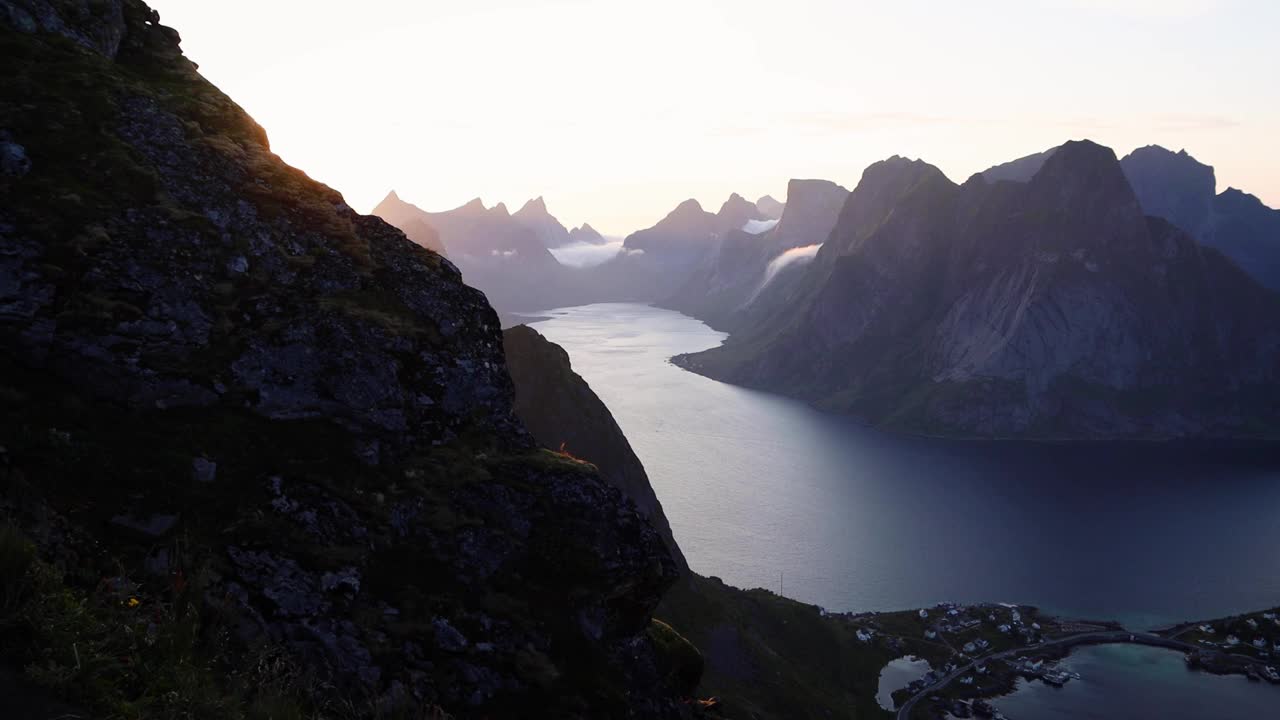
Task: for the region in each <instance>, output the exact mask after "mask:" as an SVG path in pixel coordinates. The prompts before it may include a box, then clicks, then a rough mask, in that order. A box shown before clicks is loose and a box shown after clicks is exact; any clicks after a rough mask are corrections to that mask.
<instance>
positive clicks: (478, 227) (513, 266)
mask: <svg viewBox="0 0 1280 720" xmlns="http://www.w3.org/2000/svg"><path fill="white" fill-rule="evenodd" d="M521 213H523V215H520V213H517V215H512V214H511V213H509V212H508V211H507V207H506V205H505V204H503V203H498V204H497V205H494V206H493V207H491V208H486V207H485V205H484V203H483V202H482V201H481V200H480V199H479V198H476V199H474V200H471V201H470V202H468V203H466V204H465V205H462V206H460V207H457V208H454V209H452V210H446V211H443V212H428V211H426V210H423V209H421V208H419V207H417V206H416V205H412V204H410V203H408V202H405V201H404V200H402V199H401V198H400V197H399V196H398V195H397V194H396V193H395V192H394V191H392V192H391V193H388V195H387V197H386V198H384V199H383V200H382V202H380V203H378V205H377V207H375V208H374V209H373V213H372V214H373V215H376V216H378V217H380V218H382V219H384V220H386V221H387V222H389V223H391V224H392V225H395V226H396V227H398V228H400V229H401V230H403V231H404V232H405V233H406V234H407V235H410V238H411V239H415V241H416V238H415V237H414V236H415V235H416V234H417V233H420V232H421V229H420V226H419V225H417V223H421V224H425V225H426V226H428V227H430V228H432V229H433V230H434V231H435V232H436V233H437V234H438V242H439V243H440V244H441V245H443V247H444V249H445V253H446V254H447V255H448V257H449V259H450V260H452V261H453V262H454V264H456V265H457V266H458V269H459V270H461V271H462V276H463V279H464V280H465V281H466V282H467V283H468V284H469V285H471V286H473V287H476V288H478V289H480V290H482V291H484V293H485V295H486V296H487V297H488V299H489V302H491V303H493V304H494V306H495V307H497V308H499V309H501V310H504V311H509V310H521V309H525V308H546V307H555V306H557V305H561V304H565V303H568V302H571V301H572V300H573V299H574V298H575V297H576V294H575V287H576V284H575V280H574V277H573V274H572V272H570V269H568V268H565V267H563V266H562V265H561V264H560V263H559V262H558V261H557V260H556V259H555V256H553V255H552V254H551V252H550V251H549V250H548V249H547V245H546V239H545V238H546V237H547V236H548V235H554V234H555V232H556V231H555V229H556V228H559V229H560V230H564V226H562V225H560V224H559V222H558V221H556V220H555V219H554V218H552V217H551V216H550V215H549V214H547V213H546V208H545V205H543V204H542V203H541V201H540V199H539V200H538V201H530V203H529V204H527V205H526V206H525V207H524V208H522V209H521ZM540 232H541V233H543V235H539V233H540ZM564 235H565V239H566V241H567V238H568V231H565V232H564ZM420 244H421V243H420Z"/></svg>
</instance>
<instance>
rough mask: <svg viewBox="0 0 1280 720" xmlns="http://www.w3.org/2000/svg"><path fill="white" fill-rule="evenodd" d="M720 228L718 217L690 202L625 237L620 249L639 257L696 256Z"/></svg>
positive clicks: (691, 200) (696, 203) (681, 204)
mask: <svg viewBox="0 0 1280 720" xmlns="http://www.w3.org/2000/svg"><path fill="white" fill-rule="evenodd" d="M725 205H729V203H728V202H726V203H725ZM743 222H746V221H745V220H744V221H743ZM721 225H722V221H721V220H720V219H718V218H717V216H715V215H713V214H711V213H709V212H707V211H706V210H703V209H702V205H700V204H698V201H697V200H693V199H689V200H685V201H684V202H682V203H680V204H679V205H677V206H676V208H675V209H674V210H672V211H671V212H669V213H667V215H666V217H664V218H662V219H661V220H659V221H658V222H657V223H656V224H655V225H653V226H652V227H650V228H646V229H644V230H638V231H636V232H633V233H631V234H630V235H628V236H627V237H626V239H625V240H623V241H622V247H623V249H624V250H627V251H630V252H631V253H633V254H634V253H636V252H637V251H638V252H639V253H642V254H643V253H652V254H655V255H658V254H663V253H670V254H673V255H680V256H682V257H683V256H697V255H699V254H701V253H703V252H705V249H706V247H707V246H708V245H710V244H711V243H713V242H714V241H715V240H716V233H717V231H718V230H720V227H721Z"/></svg>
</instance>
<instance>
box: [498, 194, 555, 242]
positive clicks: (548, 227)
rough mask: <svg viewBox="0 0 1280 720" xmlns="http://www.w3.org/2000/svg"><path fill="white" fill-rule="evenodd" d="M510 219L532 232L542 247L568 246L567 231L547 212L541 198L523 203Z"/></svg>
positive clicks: (545, 204) (544, 202)
mask: <svg viewBox="0 0 1280 720" xmlns="http://www.w3.org/2000/svg"><path fill="white" fill-rule="evenodd" d="M511 217H512V219H514V220H515V221H516V222H518V223H520V224H521V225H524V226H525V227H527V228H529V229H530V230H532V231H533V234H534V235H536V236H537V238H538V240H539V241H540V242H541V243H542V244H543V246H545V247H547V248H548V249H550V248H558V247H561V246H564V245H568V244H569V230H568V229H567V228H565V226H564V225H562V224H561V223H560V221H559V220H557V219H555V217H554V216H553V215H552V214H551V213H549V212H547V203H546V201H544V200H543V199H542V198H541V197H537V198H534V199H532V200H530V201H529V202H527V203H525V204H524V205H523V206H521V208H520V209H519V210H517V211H515V212H514V213H512V215H511Z"/></svg>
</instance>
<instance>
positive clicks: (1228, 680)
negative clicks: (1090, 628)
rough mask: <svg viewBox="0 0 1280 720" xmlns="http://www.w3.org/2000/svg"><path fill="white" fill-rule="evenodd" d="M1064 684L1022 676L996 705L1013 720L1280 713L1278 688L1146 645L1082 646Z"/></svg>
mask: <svg viewBox="0 0 1280 720" xmlns="http://www.w3.org/2000/svg"><path fill="white" fill-rule="evenodd" d="M1061 666H1062V667H1064V668H1067V669H1069V670H1074V671H1076V672H1078V673H1080V679H1079V680H1072V681H1071V682H1069V683H1067V684H1066V686H1065V687H1063V688H1061V689H1059V688H1053V687H1050V686H1048V685H1045V684H1044V683H1041V682H1027V681H1025V680H1020V681H1019V686H1018V690H1017V691H1015V692H1014V693H1013V694H1012V695H1010V696H1008V697H1005V698H1000V699H998V700H996V701H995V702H994V703H992V704H994V705H995V706H996V707H997V708H999V709H1000V711H1001V712H1003V713H1004V714H1005V715H1007V716H1008V717H1009V718H1010V719H1011V720H1066V719H1067V718H1071V719H1072V720H1101V719H1103V718H1105V719H1106V720H1150V719H1151V718H1160V720H1205V719H1206V718H1212V719H1214V720H1217V719H1219V718H1232V719H1233V720H1235V719H1236V718H1258V719H1259V720H1261V719H1263V718H1276V717H1280V688H1277V687H1275V686H1272V685H1266V684H1259V683H1251V682H1249V681H1248V680H1247V679H1245V678H1243V677H1240V676H1222V677H1220V676H1217V675H1210V674H1208V673H1201V672H1191V671H1190V670H1187V668H1186V665H1185V663H1183V660H1182V654H1181V653H1178V652H1174V651H1172V650H1164V649H1161V648H1153V647H1145V646H1141V645H1095V646H1087V647H1083V648H1079V649H1077V650H1075V651H1074V652H1072V653H1071V655H1070V657H1068V658H1067V659H1066V660H1064V661H1063V662H1062V663H1061Z"/></svg>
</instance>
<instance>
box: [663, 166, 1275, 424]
mask: <svg viewBox="0 0 1280 720" xmlns="http://www.w3.org/2000/svg"><path fill="white" fill-rule="evenodd" d="M757 320H758V321H759V322H758V324H757V325H756V326H755V327H754V329H751V330H748V331H746V332H742V333H740V334H736V335H734V336H731V337H730V339H729V341H728V342H726V343H725V345H724V346H722V347H719V348H714V349H711V350H708V351H705V352H702V353H696V354H693V355H688V356H680V357H677V358H675V361H676V362H677V364H679V365H681V366H682V367H685V368H687V369H690V370H694V371H695V372H700V373H703V374H707V375H710V376H712V377H715V378H718V379H722V380H727V381H730V382H736V383H740V384H744V385H749V386H753V387H762V388H766V389H772V390H777V391H781V392H784V393H787V394H792V395H796V396H799V397H802V398H805V399H808V400H811V401H813V402H815V403H817V404H819V405H821V406H823V407H828V408H831V409H835V410H841V411H845V412H851V413H854V414H855V415H858V416H860V417H862V418H864V419H866V420H867V421H869V422H872V423H875V424H878V425H884V426H889V427H895V428H901V429H906V430H911V431H915V432H928V433H943V434H961V435H979V436H1020V437H1042V438H1068V437H1070V438H1082V437H1084V438H1104V437H1181V436H1214V437H1218V436H1233V437H1238V436H1250V437H1253V436H1271V435H1274V434H1276V430H1277V427H1280V425H1277V421H1280V417H1277V413H1278V412H1280V411H1278V410H1277V408H1278V407H1280V405H1277V403H1276V400H1277V399H1278V398H1280V391H1278V390H1280V385H1278V383H1280V360H1278V355H1277V349H1280V298H1277V297H1276V296H1275V295H1274V294H1273V293H1270V292H1268V291H1267V290H1265V289H1264V288H1262V287H1261V286H1259V285H1258V284H1256V283H1255V282H1253V281H1251V280H1250V279H1249V277H1248V276H1247V275H1245V274H1244V273H1243V272H1241V271H1240V269H1239V268H1237V267H1236V266H1235V265H1234V264H1233V263H1231V262H1230V261H1229V260H1227V259H1226V258H1225V257H1223V256H1222V255H1220V254H1219V253H1217V252H1216V251H1214V250H1212V249H1206V248H1204V247H1202V246H1200V245H1199V244H1197V243H1196V242H1195V241H1194V240H1193V239H1192V238H1191V237H1189V236H1188V235H1187V234H1185V233H1184V232H1182V231H1180V230H1179V229H1177V228H1176V227H1174V226H1173V225H1171V224H1169V223H1168V222H1166V221H1164V220H1161V219H1157V218H1147V217H1145V216H1144V213H1143V210H1142V206H1141V205H1140V203H1139V201H1138V196H1137V195H1136V194H1135V193H1134V191H1133V189H1132V188H1131V187H1130V185H1129V182H1128V180H1127V179H1126V177H1125V174H1124V172H1123V170H1122V168H1121V165H1120V163H1119V161H1118V160H1117V159H1116V158H1115V155H1114V154H1113V153H1112V152H1111V151H1110V150H1108V149H1107V148H1104V147H1101V146H1099V145H1096V144H1093V143H1090V142H1087V141H1084V142H1070V143H1067V144H1065V145H1063V146H1061V147H1060V148H1059V149H1058V150H1057V151H1056V152H1054V153H1052V154H1051V155H1049V157H1048V158H1047V159H1046V160H1045V161H1044V162H1043V164H1042V166H1041V167H1040V169H1039V170H1038V171H1037V172H1036V173H1035V174H1034V175H1033V176H1032V177H1031V179H1030V180H1029V181H1028V182H1025V183H1011V182H997V183H990V182H988V181H987V180H986V179H985V178H984V177H983V176H982V175H977V176H975V177H973V178H971V179H970V180H969V181H968V182H966V183H965V184H964V185H962V186H958V185H955V184H954V183H952V182H951V181H950V180H948V179H947V178H946V177H945V176H944V175H943V174H942V173H941V172H940V171H938V170H937V168H934V167H933V166H931V165H928V164H926V163H923V162H920V161H907V160H904V159H902V158H892V159H890V160H888V161H884V162H882V163H876V164H874V165H872V166H871V167H869V168H868V169H867V171H866V172H865V173H864V174H863V178H862V181H861V182H860V183H859V185H858V187H857V188H856V189H855V190H854V191H853V193H851V194H850V196H849V198H848V201H847V202H846V203H845V205H844V208H843V209H842V211H841V214H840V219H839V220H838V221H837V223H836V227H835V229H834V230H833V231H832V233H831V237H830V239H829V240H828V241H827V242H826V243H825V244H824V245H823V247H822V248H821V250H820V251H819V252H818V254H817V257H816V258H815V260H814V262H813V264H812V265H811V267H810V268H808V269H807V270H806V271H805V277H804V287H803V289H802V291H801V294H800V296H799V297H797V298H796V299H795V302H794V303H793V304H792V306H791V307H790V308H787V309H784V310H782V311H780V312H779V314H776V315H774V316H772V317H767V318H757Z"/></svg>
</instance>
